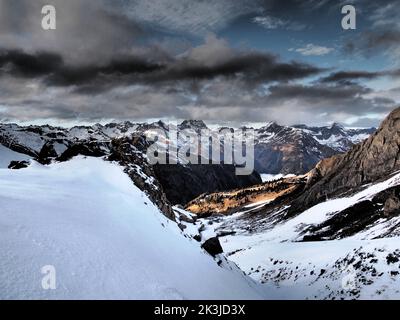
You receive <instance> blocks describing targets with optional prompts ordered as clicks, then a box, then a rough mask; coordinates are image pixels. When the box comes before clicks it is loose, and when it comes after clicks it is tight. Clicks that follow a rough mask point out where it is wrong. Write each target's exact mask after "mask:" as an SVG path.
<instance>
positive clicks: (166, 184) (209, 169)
mask: <svg viewBox="0 0 400 320" xmlns="http://www.w3.org/2000/svg"><path fill="white" fill-rule="evenodd" d="M153 168H154V172H155V175H156V177H157V179H158V181H160V183H161V184H162V185H163V188H164V192H165V194H166V196H167V198H168V200H169V201H171V203H173V204H181V205H185V204H186V203H188V202H189V201H190V200H192V199H194V198H196V197H198V196H199V195H201V194H203V193H211V192H216V191H224V190H231V189H235V188H245V187H249V186H252V185H255V184H259V183H261V178H260V175H259V174H258V173H257V172H255V171H254V172H253V173H252V174H251V175H248V176H237V175H236V174H235V167H234V166H233V165H226V164H220V165H186V166H183V165H179V164H178V165H155V166H154V167H153Z"/></svg>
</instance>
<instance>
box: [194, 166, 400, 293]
mask: <svg viewBox="0 0 400 320" xmlns="http://www.w3.org/2000/svg"><path fill="white" fill-rule="evenodd" d="M399 184H400V173H395V174H394V175H393V176H392V177H388V179H387V180H385V181H382V182H379V183H375V184H370V185H366V186H365V187H364V188H363V190H361V191H359V192H357V193H355V194H353V195H351V196H348V197H342V198H336V199H331V200H328V201H325V202H322V203H320V204H318V205H316V206H314V207H312V208H310V209H308V210H306V211H304V212H302V213H301V214H299V215H297V216H295V217H293V218H291V219H288V220H284V221H281V222H279V221H274V220H271V219H270V218H269V217H268V216H266V217H265V218H262V219H260V220H258V224H259V225H262V224H263V222H264V221H263V220H265V221H266V223H265V226H264V227H263V228H264V229H263V230H262V231H256V232H249V230H248V229H246V226H247V225H248V222H246V220H244V221H241V220H240V217H241V216H242V215H244V214H245V213H246V212H247V211H248V210H249V209H248V208H244V211H243V212H238V213H236V214H234V215H232V216H228V217H222V218H221V217H219V218H216V219H215V220H214V221H213V223H212V224H210V223H209V221H208V220H207V219H200V221H199V222H198V223H202V224H203V225H204V228H202V230H203V231H202V236H203V238H204V237H205V238H207V237H210V236H215V235H216V234H223V233H225V234H227V235H226V236H222V237H221V238H220V242H221V245H222V247H223V249H224V252H225V254H226V255H227V256H228V258H229V259H230V260H231V261H233V262H234V263H236V264H237V265H238V266H239V267H240V268H241V269H242V270H243V271H245V272H246V274H248V275H250V276H251V277H252V278H253V279H255V280H257V281H259V282H261V283H265V284H266V286H267V287H268V290H269V291H270V292H273V298H281V299H378V298H379V299H382V298H384V299H399V298H400V237H399V233H398V232H394V231H393V227H396V228H397V229H398V226H399V223H400V218H399V217H398V216H394V217H387V218H382V219H379V220H378V221H376V222H375V223H374V224H373V225H371V226H368V227H367V228H365V229H364V230H362V231H361V232H358V233H356V234H355V235H352V236H351V237H347V238H344V239H341V240H332V241H312V242H299V241H301V240H302V238H303V236H304V235H306V234H307V230H309V229H308V228H309V227H310V226H313V225H317V224H320V223H322V222H324V221H326V220H327V219H329V218H331V217H332V216H335V215H340V214H341V212H342V211H343V210H344V209H346V208H348V207H350V206H353V205H354V204H356V203H359V202H361V201H364V200H368V199H372V198H373V197H374V196H375V195H376V194H378V193H379V192H381V191H383V190H386V189H388V188H391V187H394V186H398V185H399ZM209 219H212V218H209ZM202 220H204V221H202ZM387 234H389V235H390V236H391V237H390V238H381V239H377V238H379V237H382V236H384V235H387Z"/></svg>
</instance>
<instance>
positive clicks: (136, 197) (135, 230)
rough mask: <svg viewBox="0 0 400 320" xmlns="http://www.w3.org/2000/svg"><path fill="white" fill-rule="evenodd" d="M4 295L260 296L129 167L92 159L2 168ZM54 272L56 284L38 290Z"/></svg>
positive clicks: (0, 272) (0, 278)
mask: <svg viewBox="0 0 400 320" xmlns="http://www.w3.org/2000/svg"><path fill="white" fill-rule="evenodd" d="M0 181H1V183H0V243H1V246H0V298H1V299H10V298H11V299H32V298H45V299H70V298H73V299H135V298H140V299H152V298H155V299H167V298H168V299H169V298H170V299H257V298H265V295H264V294H263V293H262V292H261V289H260V286H259V285H256V284H255V283H254V282H253V281H252V280H250V279H249V278H248V277H245V276H244V275H243V274H242V273H241V272H240V271H239V270H238V269H236V268H235V267H232V265H231V266H230V267H229V264H228V266H227V268H221V267H218V266H217V264H216V262H215V261H214V260H213V259H212V258H211V257H210V256H209V255H207V254H206V253H204V252H203V251H202V250H201V249H200V248H199V245H198V243H196V242H195V241H190V240H188V239H186V238H184V237H183V235H182V234H181V233H180V231H179V229H178V227H177V226H176V224H175V223H174V222H172V221H169V220H167V219H166V218H165V217H164V216H163V215H162V214H161V213H160V212H159V211H158V209H157V208H156V207H155V206H154V205H153V204H152V203H151V202H150V201H149V200H148V198H147V197H146V195H145V194H143V193H142V192H141V191H140V190H139V189H137V188H136V187H135V186H134V185H133V183H132V182H131V180H130V179H129V178H128V176H127V175H125V174H124V173H123V171H122V169H121V168H120V167H119V166H117V165H115V164H111V163H107V162H104V161H102V160H101V159H94V158H76V159H74V160H71V161H70V162H66V163H60V164H53V165H50V166H41V165H39V164H37V163H34V164H32V165H31V166H30V167H29V168H27V169H22V170H6V169H0ZM45 265H53V266H54V267H55V268H56V272H57V273H56V276H57V277H56V280H57V288H56V289H55V290H44V289H42V287H41V281H42V277H43V276H44V275H43V274H41V268H42V267H43V266H45Z"/></svg>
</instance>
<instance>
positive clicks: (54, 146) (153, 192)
mask: <svg viewBox="0 0 400 320" xmlns="http://www.w3.org/2000/svg"><path fill="white" fill-rule="evenodd" d="M185 123H186V124H187V125H188V126H191V125H193V124H194V123H193V122H184V123H183V125H185ZM165 128H166V124H165V123H163V122H161V121H159V122H155V123H151V124H147V123H142V124H133V123H131V122H123V123H111V124H107V125H104V126H103V125H100V124H96V125H93V126H77V127H72V128H69V129H66V128H60V127H52V126H28V127H20V126H18V125H16V124H4V125H0V143H1V144H2V145H4V146H5V147H7V148H9V149H11V150H14V151H15V152H18V153H21V154H26V155H29V156H30V157H31V158H34V159H36V160H38V161H39V162H40V163H42V164H49V163H50V162H52V161H53V160H56V161H67V160H70V159H71V158H72V157H74V156H77V155H86V156H95V157H107V158H109V159H111V160H113V161H118V162H120V164H121V165H122V166H123V167H125V169H126V172H127V173H128V174H129V176H130V177H131V179H132V180H133V181H134V182H135V184H136V185H137V186H138V187H139V188H140V189H141V190H147V192H148V194H149V196H150V197H151V199H152V200H153V201H154V202H155V203H156V204H158V205H159V207H160V209H161V210H162V211H163V212H164V213H165V214H166V215H167V216H168V217H171V212H172V211H171V208H170V204H169V202H172V203H173V204H178V203H180V204H184V203H186V202H188V201H189V200H191V199H193V198H195V197H197V196H198V195H200V194H202V193H205V192H215V191H221V190H225V189H232V188H238V187H246V186H249V185H252V184H257V183H260V182H261V178H260V176H259V175H258V173H256V172H254V173H253V174H251V175H249V176H237V175H236V174H235V170H234V166H233V165H229V164H221V165H215V166H207V165H201V166H200V165H185V166H184V165H181V164H179V163H178V164H177V165H173V166H170V165H155V166H151V165H149V164H148V163H147V158H146V150H147V148H148V146H149V143H150V142H149V141H147V139H146V133H147V132H149V131H151V130H154V129H165ZM11 166H12V167H13V168H20V167H23V164H18V163H12V164H11ZM149 181H150V182H151V183H150V184H149V183H147V182H149Z"/></svg>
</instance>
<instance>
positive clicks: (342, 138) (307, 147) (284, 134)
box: [255, 122, 375, 174]
mask: <svg viewBox="0 0 400 320" xmlns="http://www.w3.org/2000/svg"><path fill="white" fill-rule="evenodd" d="M374 131H375V128H371V129H345V128H344V127H342V126H339V125H338V124H333V125H332V126H331V127H307V126H305V125H298V126H293V127H288V126H280V125H278V124H277V123H275V122H272V123H269V124H267V125H266V126H264V127H261V128H259V129H256V130H255V133H256V145H255V167H256V170H257V171H258V172H259V173H267V174H304V173H306V172H308V171H309V170H311V169H312V168H313V167H314V166H315V165H316V164H317V163H318V162H319V161H320V160H322V159H325V158H329V157H331V156H332V155H335V154H338V153H343V152H346V151H348V150H349V149H350V148H351V147H352V146H353V145H354V144H357V143H359V142H361V141H363V140H364V139H366V138H368V137H369V135H370V134H372V133H373V132H374Z"/></svg>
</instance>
